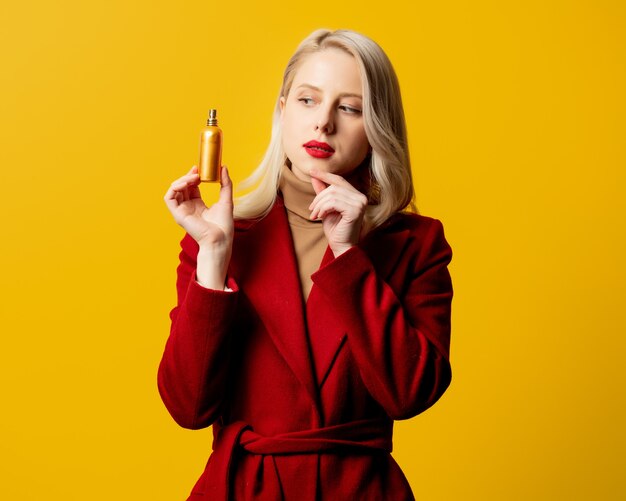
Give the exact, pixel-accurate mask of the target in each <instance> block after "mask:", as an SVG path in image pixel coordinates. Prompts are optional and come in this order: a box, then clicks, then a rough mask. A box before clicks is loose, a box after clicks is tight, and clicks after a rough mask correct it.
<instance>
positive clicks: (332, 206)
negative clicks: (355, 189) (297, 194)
mask: <svg viewBox="0 0 626 501" xmlns="http://www.w3.org/2000/svg"><path fill="white" fill-rule="evenodd" d="M333 212H337V213H339V214H341V217H342V218H346V219H349V220H356V219H358V217H359V216H360V213H361V210H360V206H359V205H358V204H356V203H354V202H352V201H349V200H337V199H331V200H328V201H325V202H324V203H322V204H320V205H319V206H318V207H317V208H316V209H315V210H314V211H312V212H311V219H324V218H325V217H326V216H327V215H328V214H331V213H333Z"/></svg>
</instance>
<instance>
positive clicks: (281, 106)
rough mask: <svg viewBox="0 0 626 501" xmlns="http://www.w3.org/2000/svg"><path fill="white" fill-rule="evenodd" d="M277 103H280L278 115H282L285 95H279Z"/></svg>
mask: <svg viewBox="0 0 626 501" xmlns="http://www.w3.org/2000/svg"><path fill="white" fill-rule="evenodd" d="M278 104H279V105H280V116H282V115H283V111H284V110H285V96H280V100H279V102H278Z"/></svg>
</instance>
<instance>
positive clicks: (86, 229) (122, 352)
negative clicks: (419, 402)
mask: <svg viewBox="0 0 626 501" xmlns="http://www.w3.org/2000/svg"><path fill="white" fill-rule="evenodd" d="M0 23H1V25H0V47H1V49H0V50H1V51H2V52H1V53H2V57H1V60H0V86H1V87H0V106H1V108H0V120H1V124H2V125H1V129H0V134H1V147H0V162H1V167H0V176H1V178H0V181H1V185H0V188H1V190H2V194H1V196H0V200H1V203H2V208H1V209H2V229H1V234H2V246H1V251H0V252H1V253H2V254H1V263H2V300H1V303H0V308H1V312H0V313H1V318H2V337H1V338H0V339H1V343H2V344H1V347H0V382H1V387H0V390H1V392H2V395H1V409H2V411H1V417H0V430H1V432H0V433H1V437H0V449H1V452H0V462H1V464H0V498H1V499H7V500H14V499H19V500H41V499H58V500H84V499H89V500H111V499H122V500H126V499H128V500H131V499H150V500H179V499H184V498H185V496H186V495H187V493H188V492H189V490H190V489H191V487H192V485H193V482H194V481H195V479H196V478H197V476H198V475H199V474H200V473H201V471H202V468H203V467H204V464H205V461H206V458H207V456H208V453H209V451H210V430H202V431H195V432H193V431H188V430H183V429H180V428H178V427H177V425H176V424H175V423H174V422H173V420H172V419H171V418H170V417H169V415H168V414H167V411H166V410H165V408H164V406H163V405H162V403H161V401H160V399H159V396H158V393H157V390H156V370H157V364H158V362H159V359H160V356H161V353H162V350H163V346H164V343H165V340H166V337H167V332H168V328H169V319H168V313H169V310H170V308H171V307H172V306H173V303H174V301H175V290H174V281H175V267H176V264H177V254H178V249H179V247H178V244H179V240H180V238H181V237H182V230H181V229H180V228H179V227H178V226H176V225H175V223H174V222H173V220H172V219H171V217H170V215H169V213H168V212H167V210H166V207H165V205H164V203H163V199H162V198H163V195H164V193H165V191H166V189H167V187H168V186H169V184H170V182H171V181H173V180H174V179H175V178H177V177H179V176H180V175H182V174H183V173H185V172H186V171H187V170H189V168H190V167H191V165H193V164H194V163H196V162H197V150H198V139H199V131H200V129H201V127H202V126H203V125H204V121H205V118H206V113H207V110H208V108H209V107H216V108H218V109H219V112H220V118H221V121H220V124H221V126H222V128H223V130H224V133H225V150H224V163H226V164H227V165H229V166H230V168H231V170H232V173H233V177H234V178H235V180H236V181H239V180H241V179H243V178H244V177H245V176H246V175H247V174H248V173H249V172H250V171H251V169H252V168H253V167H254V166H255V165H256V164H257V162H258V161H259V159H260V157H261V155H262V153H263V151H264V148H265V146H266V143H267V141H268V138H269V132H270V118H271V112H272V109H273V106H274V100H275V98H276V95H277V92H278V88H279V85H280V80H281V76H282V71H283V68H284V65H285V63H286V62H287V59H288V58H289V56H290V55H291V53H292V52H293V50H294V49H295V47H296V45H297V43H298V42H299V41H300V40H301V39H302V38H304V36H306V35H307V34H308V33H309V32H311V31H312V30H313V29H315V28H318V27H329V28H340V27H347V28H351V29H355V30H357V31H362V32H364V33H366V34H368V35H370V36H371V37H372V38H374V39H375V40H377V41H378V42H379V43H380V45H382V47H383V48H384V49H385V50H386V51H387V52H388V54H389V56H390V58H391V59H392V61H393V63H394V65H395V67H396V70H397V73H398V75H399V78H400V82H401V87H402V91H403V97H404V101H405V108H406V115H407V120H408V127H409V134H410V146H411V154H412V160H413V162H414V173H415V180H416V181H415V182H416V187H417V193H418V206H419V208H420V210H421V212H422V213H423V214H425V215H430V216H434V217H437V218H439V219H441V220H442V221H443V223H444V226H445V229H446V235H447V237H448V240H449V241H450V243H451V245H452V247H453V249H454V258H453V263H452V265H451V272H452V274H453V280H454V286H455V297H454V303H453V305H454V312H453V336H452V362H453V372H454V374H453V382H452V385H451V387H450V388H449V390H448V392H447V393H446V394H445V395H444V396H443V398H442V399H441V400H440V402H439V403H437V404H436V405H435V406H434V407H433V408H432V409H430V410H428V411H427V412H426V413H424V414H422V415H421V416H418V417H417V418H414V419H412V420H409V421H405V422H401V423H398V424H397V426H396V434H395V441H394V444H395V445H394V446H395V450H394V456H395V457H396V459H397V460H398V462H399V463H400V465H401V466H402V467H403V469H404V471H405V473H406V475H407V477H408V479H409V481H410V483H411V485H412V487H413V489H414V491H415V493H416V496H417V498H418V499H421V500H528V499H538V500H554V499H567V500H572V499H576V500H577V499H581V500H587V499H594V500H595V499H603V500H609V499H611V500H612V499H624V496H626V485H625V480H624V479H625V476H624V471H625V470H626V468H625V466H626V465H625V459H624V458H625V453H626V447H625V436H624V435H625V434H624V423H625V422H626V415H625V414H626V413H625V410H624V403H625V402H624V393H625V386H626V385H625V382H626V381H625V379H626V377H625V375H626V372H625V370H624V365H626V359H625V347H626V340H625V337H626V329H625V327H626V321H625V318H624V316H625V311H626V305H625V304H624V298H625V285H624V284H625V283H626V276H625V270H626V265H625V264H624V257H625V256H626V249H625V241H626V237H625V234H624V233H625V232H624V229H625V225H624V221H623V218H624V216H625V207H624V204H625V202H624V200H625V198H626V197H625V196H624V192H625V183H624V177H625V167H626V161H625V160H626V151H625V150H626V142H625V138H626V126H625V122H626V118H625V117H626V106H625V94H626V70H625V68H626V57H625V56H626V50H625V48H626V47H625V45H626V40H625V39H626V35H625V33H626V8H625V4H624V3H623V2H621V1H617V0H616V1H598V0H588V1H582V0H581V1H574V0H570V1H545V0H543V1H539V0H531V1H523V2H522V1H515V2H500V1H495V0H494V1H486V0H477V1H472V2H469V1H468V2H464V1H451V2H423V1H420V2H408V1H406V2H397V1H391V0H390V1H387V2H377V1H365V2H364V1H363V0H345V1H341V2H339V1H335V0H333V1H325V0H320V1H318V2H313V3H309V2H305V3H302V2H285V3H281V2H276V1H271V0H268V1H265V2H248V3H243V2H232V3H230V4H229V5H226V4H225V3H218V2H215V3H213V2H200V1H188V2H171V1H167V2H166V1H162V0H152V1H145V0H144V1H137V2H128V1H124V2H122V1H120V0H112V1H111V0H110V1H107V2H101V1H98V2H82V1H80V2H79V1H68V0H65V1H58V2H43V1H34V2H11V3H9V2H4V3H3V5H2V7H1V8H0ZM213 188H214V187H213V186H210V187H206V188H203V189H204V190H205V194H206V196H207V200H213V198H212V197H214V195H215V192H214V190H213ZM212 190H213V191H212Z"/></svg>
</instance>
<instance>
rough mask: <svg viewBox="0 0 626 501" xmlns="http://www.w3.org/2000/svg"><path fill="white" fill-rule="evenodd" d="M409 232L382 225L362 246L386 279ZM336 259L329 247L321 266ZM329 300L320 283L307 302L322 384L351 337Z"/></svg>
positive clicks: (313, 347) (318, 381) (378, 271)
mask: <svg viewBox="0 0 626 501" xmlns="http://www.w3.org/2000/svg"><path fill="white" fill-rule="evenodd" d="M407 235H408V230H396V231H389V230H387V231H386V230H385V229H378V230H375V231H373V232H372V233H370V234H369V235H367V236H366V237H365V238H364V239H363V241H362V242H361V244H360V247H361V248H362V249H363V251H364V252H365V253H366V254H367V255H368V257H369V258H370V260H371V261H372V264H373V266H374V268H375V269H376V273H377V274H378V276H379V277H381V278H382V279H383V280H385V281H387V280H388V278H389V277H390V276H391V274H392V273H393V270H394V268H395V266H396V265H397V264H398V261H399V259H400V256H401V255H402V253H403V252H404V249H405V247H406V245H407V244H408V241H407ZM333 259H334V256H333V253H332V251H331V250H330V248H328V249H326V254H325V255H324V258H323V259H322V263H321V265H320V268H323V267H324V266H326V265H327V264H329V263H330V262H331V261H332V260H333ZM336 279H337V280H338V281H339V280H341V277H340V276H338V277H336ZM325 301H326V299H325V298H324V297H323V295H321V294H319V291H318V290H317V287H316V286H315V284H313V287H312V289H311V293H310V295H309V300H308V302H307V305H306V312H307V316H306V318H307V323H308V326H309V334H310V338H311V349H312V351H313V353H314V369H315V375H316V380H317V383H318V385H319V387H321V386H322V385H323V384H324V382H325V381H326V378H327V377H328V374H329V373H330V371H331V369H332V368H333V366H334V363H335V361H336V360H337V356H338V354H339V352H340V351H341V349H342V348H343V347H344V346H345V344H346V342H345V341H346V337H347V336H346V334H347V333H346V331H345V330H344V329H343V326H342V325H341V324H340V322H338V321H337V320H336V319H335V318H334V317H333V311H334V308H333V305H329V304H326V302H325Z"/></svg>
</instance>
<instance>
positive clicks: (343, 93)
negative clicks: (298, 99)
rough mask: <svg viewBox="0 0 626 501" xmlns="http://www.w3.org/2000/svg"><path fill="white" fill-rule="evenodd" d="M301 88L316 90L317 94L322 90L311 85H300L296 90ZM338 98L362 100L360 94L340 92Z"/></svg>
mask: <svg viewBox="0 0 626 501" xmlns="http://www.w3.org/2000/svg"><path fill="white" fill-rule="evenodd" d="M301 87H306V88H308V89H312V90H316V91H318V92H322V89H320V88H319V87H316V86H315V85H311V84H306V83H305V84H300V85H298V87H297V88H298V89H299V88H301ZM339 97H358V98H359V99H363V96H361V94H354V93H353V92H342V93H341V94H339Z"/></svg>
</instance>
